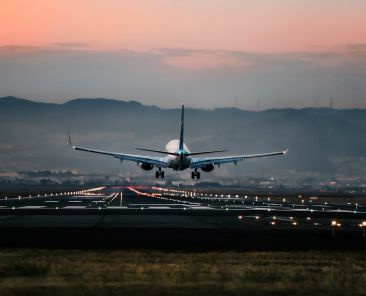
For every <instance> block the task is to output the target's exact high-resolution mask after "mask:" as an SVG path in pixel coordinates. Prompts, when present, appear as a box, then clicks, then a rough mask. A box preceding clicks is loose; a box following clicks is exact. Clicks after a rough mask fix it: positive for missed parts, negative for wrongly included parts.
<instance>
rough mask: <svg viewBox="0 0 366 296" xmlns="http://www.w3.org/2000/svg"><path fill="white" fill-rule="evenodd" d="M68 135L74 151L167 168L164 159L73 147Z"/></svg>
mask: <svg viewBox="0 0 366 296" xmlns="http://www.w3.org/2000/svg"><path fill="white" fill-rule="evenodd" d="M68 135H69V145H70V147H71V148H72V149H74V150H79V151H84V152H91V153H96V154H102V155H109V156H113V157H114V158H118V159H120V160H121V161H122V160H127V161H132V162H136V163H138V164H139V163H148V164H152V165H155V166H157V167H162V168H165V167H166V166H167V162H166V161H165V158H164V157H151V156H144V155H134V154H125V153H118V152H110V151H103V150H97V149H91V148H84V147H78V146H73V145H72V144H71V137H70V133H69V132H68Z"/></svg>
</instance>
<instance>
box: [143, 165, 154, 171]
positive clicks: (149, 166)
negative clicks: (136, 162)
mask: <svg viewBox="0 0 366 296" xmlns="http://www.w3.org/2000/svg"><path fill="white" fill-rule="evenodd" d="M140 168H142V169H143V170H145V171H151V170H152V169H153V168H154V166H153V165H152V164H150V163H140Z"/></svg>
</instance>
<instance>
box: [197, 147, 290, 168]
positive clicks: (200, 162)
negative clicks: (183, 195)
mask: <svg viewBox="0 0 366 296" xmlns="http://www.w3.org/2000/svg"><path fill="white" fill-rule="evenodd" d="M287 151H288V150H285V151H279V152H270V153H262V154H247V155H245V154H244V155H237V156H221V157H204V158H193V159H192V162H191V168H197V169H198V168H200V167H204V166H206V165H210V164H211V165H220V164H225V163H234V164H236V163H237V162H239V161H242V160H245V159H249V158H258V157H267V156H275V155H283V154H286V153H287Z"/></svg>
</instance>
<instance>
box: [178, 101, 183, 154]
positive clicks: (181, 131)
mask: <svg viewBox="0 0 366 296" xmlns="http://www.w3.org/2000/svg"><path fill="white" fill-rule="evenodd" d="M183 145H184V105H182V113H181V120H180V137H179V150H181V151H182V150H183Z"/></svg>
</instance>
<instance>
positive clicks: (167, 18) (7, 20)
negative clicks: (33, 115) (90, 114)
mask: <svg viewBox="0 0 366 296" xmlns="http://www.w3.org/2000/svg"><path fill="white" fill-rule="evenodd" d="M345 2H346V1H322V3H319V1H303V0H301V1H296V2H294V1H290V0H279V1H277V0H271V1H266V2H265V3H264V2H261V3H259V2H256V1H238V0H231V1H218V0H212V1H204V0H203V1H199V2H197V1H193V0H187V1H184V2H182V1H168V0H157V1H143V0H141V1H117V0H106V1H97V0H88V1H87V0H75V1H63V0H54V1H49V0H33V1H27V0H2V4H1V10H0V25H1V30H0V45H1V46H4V45H28V46H54V45H57V44H58V45H60V44H64V45H65V46H73V44H74V46H77V45H79V46H80V47H81V46H84V47H85V48H87V49H108V50H115V49H122V48H123V49H137V50H141V49H142V50H145V49H152V48H168V47H169V48H202V49H224V50H242V51H259V52H270V51H299V50H309V49H311V48H315V47H334V46H340V45H345V44H360V43H366V22H365V21H364V20H365V11H366V2H365V1H359V0H351V1H347V3H345Z"/></svg>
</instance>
